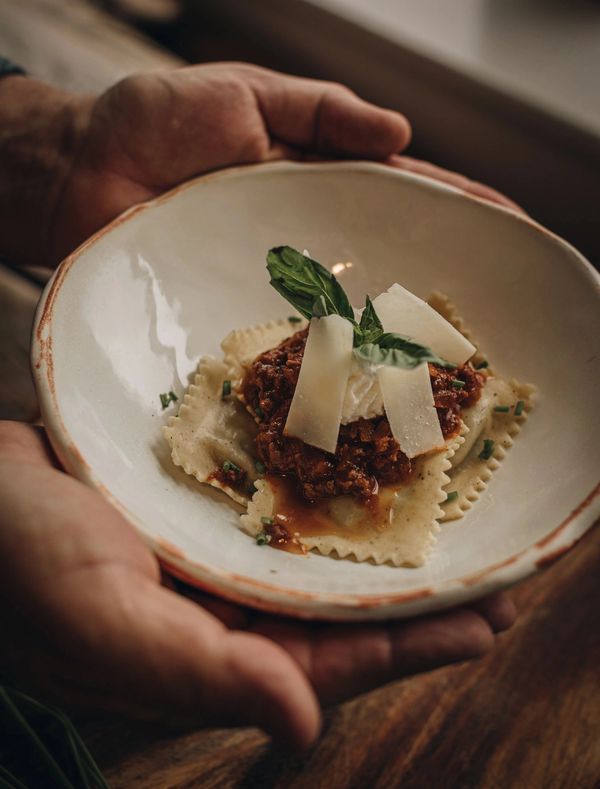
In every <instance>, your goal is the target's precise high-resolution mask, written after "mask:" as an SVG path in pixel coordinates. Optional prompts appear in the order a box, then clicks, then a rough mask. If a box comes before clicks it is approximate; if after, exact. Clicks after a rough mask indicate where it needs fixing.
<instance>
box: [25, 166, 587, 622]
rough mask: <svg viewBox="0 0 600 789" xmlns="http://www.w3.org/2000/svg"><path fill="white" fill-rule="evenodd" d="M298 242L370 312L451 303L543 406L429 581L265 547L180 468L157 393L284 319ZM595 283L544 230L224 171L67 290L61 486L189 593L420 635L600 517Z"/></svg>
mask: <svg viewBox="0 0 600 789" xmlns="http://www.w3.org/2000/svg"><path fill="white" fill-rule="evenodd" d="M279 244H290V245H292V246H295V247H297V248H300V249H303V248H305V247H306V248H308V249H309V250H310V252H311V255H312V256H313V257H315V258H316V259H317V260H320V261H322V262H324V263H326V264H329V265H331V264H333V263H334V262H336V261H353V263H354V265H353V267H352V268H349V269H346V270H345V272H344V273H343V274H342V275H341V277H342V281H343V284H344V286H345V287H346V289H347V290H348V292H349V295H350V296H351V298H352V299H353V300H355V302H356V303H359V302H362V300H363V297H364V294H365V293H366V292H369V293H370V294H371V295H376V294H377V293H378V292H380V291H381V290H383V289H384V288H386V287H388V286H389V285H390V284H391V283H393V282H394V281H398V282H400V283H402V284H403V285H405V286H406V287H408V288H409V289H410V290H411V291H414V292H415V293H417V294H419V295H421V296H424V297H426V296H427V295H428V294H429V292H430V291H432V290H441V291H443V292H444V293H446V294H447V295H448V296H450V298H451V299H452V300H453V301H454V302H456V304H457V305H458V306H459V309H460V311H461V313H462V314H463V316H464V318H465V319H466V322H467V325H468V326H469V327H470V328H471V329H472V330H473V332H474V334H475V336H476V338H477V339H478V341H479V342H480V344H481V346H482V348H483V349H484V350H485V352H486V353H487V355H488V358H489V359H490V360H492V362H493V364H494V366H495V368H496V369H497V370H498V371H499V372H500V373H501V374H503V375H505V376H509V377H512V376H514V377H516V378H518V379H519V380H521V381H522V382H530V383H534V384H535V385H536V386H537V387H538V388H539V392H540V395H539V400H538V403H537V406H536V407H535V409H534V410H533V412H532V413H531V415H530V418H529V419H528V420H527V423H526V424H525V426H524V429H523V431H522V433H521V434H520V435H519V436H518V438H517V440H516V442H515V445H514V447H513V448H512V449H511V451H510V452H509V454H508V457H507V458H506V460H505V461H504V463H503V465H502V466H501V468H500V469H499V470H498V471H497V472H496V473H495V474H494V477H493V479H492V481H491V483H490V484H489V486H488V488H487V490H486V491H485V493H484V494H483V496H482V498H481V500H480V501H479V502H478V503H477V504H476V506H475V507H474V508H473V509H472V510H470V511H469V512H468V514H467V515H466V516H465V517H464V518H463V519H462V520H460V521H456V522H454V523H450V524H447V525H444V526H443V530H442V533H441V535H440V537H439V541H438V544H437V546H436V547H435V549H434V551H433V554H432V555H431V558H430V559H429V562H428V563H427V564H426V565H425V566H424V567H422V568H419V569H409V568H396V567H391V566H374V565H373V564H369V563H362V564H359V563H356V562H352V561H346V560H344V561H340V560H336V559H333V558H328V557H323V556H319V555H312V554H311V555H309V556H308V557H307V558H303V557H300V556H296V555H293V554H288V553H285V552H282V551H277V550H273V549H271V548H269V547H260V546H257V545H256V544H255V543H254V541H253V540H252V539H251V538H250V537H248V536H247V535H246V534H244V533H243V532H242V531H240V530H239V528H238V527H237V521H238V512H239V509H237V508H236V507H235V506H234V505H232V503H231V502H230V501H229V500H228V499H227V498H226V497H225V496H224V495H222V494H220V493H218V492H215V491H214V490H211V489H209V488H208V487H207V486H205V485H200V484H199V483H197V482H196V481H195V480H194V479H192V478H190V477H188V476H186V475H185V474H184V473H183V471H182V470H181V469H178V468H176V467H175V466H173V464H172V463H171V461H170V457H169V450H168V447H167V445H166V443H165V441H164V439H163V438H162V435H161V426H162V425H163V424H164V423H165V422H166V420H167V418H168V416H169V415H170V414H171V413H173V412H174V410H175V409H174V407H173V406H171V407H170V408H168V409H167V410H166V411H164V412H163V411H162V410H161V406H160V402H159V393H160V392H166V391H168V390H170V389H172V390H173V391H175V392H176V393H177V394H179V395H181V393H182V392H183V390H184V389H185V387H186V386H187V384H188V381H189V379H190V375H191V374H192V373H193V371H194V369H195V366H196V363H197V361H198V358H199V357H200V356H201V355H203V354H206V353H210V354H215V355H219V342H220V340H221V339H222V338H223V337H224V336H225V335H226V334H227V332H228V331H229V330H230V329H232V328H234V327H243V326H249V325H252V324H254V323H258V322H262V321H264V320H265V319H267V318H277V317H284V316H286V315H287V314H289V307H288V306H287V305H286V303H285V302H284V301H283V300H282V299H281V298H280V297H279V296H278V295H277V294H276V293H275V291H274V290H273V289H272V288H271V287H269V285H268V278H267V274H266V271H265V254H266V251H267V249H268V248H269V247H272V246H276V245H279ZM599 306H600V298H599V278H598V275H597V274H596V273H595V272H594V270H593V269H592V268H591V266H590V265H589V264H588V263H587V262H586V261H585V260H584V259H583V258H582V256H581V255H580V254H579V253H578V252H576V251H575V250H574V249H573V248H572V247H570V246H569V245H568V244H566V243H565V242H564V241H562V240H560V239H559V238H557V237H556V236H553V235H552V234H551V233H549V232H547V231H546V230H544V229H543V228H541V227H539V226H538V225H536V224H535V223H534V222H532V221H530V220H529V219H526V218H523V217H522V216H518V215H516V214H514V213H512V212H510V211H508V210H505V209H502V208H498V207H494V206H491V205H489V204H486V203H484V202H482V201H479V200H477V199H473V198H470V197H468V196H465V195H464V194H462V193H461V192H460V191H458V190H456V189H453V188H450V187H448V186H444V185H442V184H439V183H437V182H434V181H431V180H429V179H427V178H423V177H421V176H416V175H412V174H408V173H404V172H401V171H397V170H393V169H391V168H386V167H384V166H382V165H376V164H369V163H335V164H310V165H308V164H302V165H300V164H292V163H277V164H269V165H258V166H251V167H242V168H237V169H233V170H227V171H222V172H218V173H214V174H211V175H208V176H204V177H203V178H199V179H197V180H196V181H192V182H190V183H187V184H184V185H183V186H181V187H179V188H178V189H175V190H174V191H172V192H170V193H169V194H167V195H164V196H163V197H161V198H159V199H157V200H154V201H152V202H150V203H148V204H145V205H141V206H137V207H136V208H133V209H131V210H130V211H128V212H127V213H126V214H124V215H123V216H121V217H119V218H118V219H116V220H115V221H114V222H112V224H110V225H109V226H108V227H106V228H104V229H103V230H102V231H100V232H99V233H97V234H96V235H95V236H94V237H93V238H92V239H91V240H90V241H88V242H87V243H85V244H84V245H83V246H82V247H80V248H79V249H78V250H77V251H76V252H74V253H73V254H72V255H71V256H70V257H69V258H67V259H66V260H65V261H64V262H63V263H62V265H61V266H60V268H59V269H58V270H57V272H56V274H55V275H54V277H53V279H52V280H51V282H50V283H49V284H48V287H47V288H46V290H45V293H44V296H43V298H42V301H41V303H40V306H39V308H38V312H37V316H36V324H35V330H34V339H33V349H32V360H33V369H34V374H35V379H36V385H37V390H38V394H39V398H40V404H41V410H42V415H43V418H44V421H45V423H46V426H47V429H48V432H49V435H50V439H51V441H52V444H53V446H54V448H55V450H56V452H57V454H58V456H59V458H60V459H61V461H62V462H63V463H64V465H65V467H66V468H67V469H68V471H70V472H71V473H72V474H73V475H75V476H76V477H79V478H80V479H81V480H83V481H84V482H86V483H88V484H90V485H92V486H94V487H96V488H97V489H98V490H100V491H101V493H103V494H104V495H105V496H106V497H107V498H108V499H109V500H110V501H111V502H112V503H113V504H114V505H115V507H117V509H119V510H120V511H121V512H122V513H123V514H124V515H125V517H126V518H127V519H128V520H129V521H131V522H132V523H133V524H134V525H135V526H136V527H137V529H138V530H139V532H140V533H141V534H142V535H143V536H144V537H145V538H146V540H147V541H148V543H149V544H150V545H151V546H152V548H153V549H154V550H155V551H156V553H157V554H158V556H159V557H160V559H161V561H162V562H163V563H164V565H165V566H166V567H167V568H168V569H169V570H171V571H172V572H173V573H174V574H176V575H177V576H179V577H180V578H183V579H185V580H187V581H188V582H189V583H191V584H194V585H196V586H198V587H201V588H204V589H207V590H210V591H211V592H214V593H216V594H220V595H223V596H224V597H227V598H230V599H232V600H236V601H239V602H242V603H244V604H247V605H251V606H256V607H258V608H263V609H267V610H270V611H275V612H278V613H285V614H290V615H296V616H303V617H319V618H324V619H371V618H386V617H396V616H411V615H414V614H417V613H422V612H426V611H432V610H435V609H439V608H443V607H446V606H450V605H453V604H456V603H461V602H464V601H466V600H469V599H472V598H475V597H479V596H481V595H482V594H484V593H487V592H489V591H491V590H493V589H498V588H500V587H504V586H507V585H509V584H512V583H514V582H515V581H517V580H519V579H521V578H523V577H525V576H526V575H528V574H529V573H531V572H533V571H534V570H536V569H537V568H539V567H541V566H543V565H544V564H546V563H548V562H550V561H552V560H553V559H554V558H556V557H557V556H559V555H560V554H561V553H563V552H564V551H566V550H567V549H568V548H569V547H570V546H572V545H573V544H574V543H575V542H576V541H577V540H578V539H579V538H580V537H581V535H582V534H583V533H584V531H585V530H586V529H587V528H588V527H589V526H590V525H591V524H592V523H593V522H594V520H595V519H596V518H597V517H598V513H599V511H600V506H599V505H600V497H599V496H598V493H599V487H598V468H599V467H600V421H599V420H598V394H597V393H598V390H599V384H600V376H599V374H598V369H599V354H598V338H599V337H600V309H599Z"/></svg>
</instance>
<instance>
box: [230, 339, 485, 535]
mask: <svg viewBox="0 0 600 789" xmlns="http://www.w3.org/2000/svg"><path fill="white" fill-rule="evenodd" d="M307 334H308V329H304V330H303V331H299V332H297V333H296V334H294V335H292V337H290V338H288V339H287V340H284V341H283V342H282V343H281V344H280V345H278V346H277V348H273V349H272V350H270V351H266V352H265V353H263V354H261V355H260V356H259V357H257V359H256V360H255V361H254V363H253V364H252V367H251V368H250V369H249V370H248V372H247V373H246V376H245V378H244V380H243V381H242V387H241V392H242V395H243V397H244V399H245V401H246V403H247V405H248V406H249V407H250V408H251V409H252V410H253V412H254V413H255V415H256V416H257V417H258V419H259V424H258V435H257V437H256V451H257V455H258V458H259V459H260V461H261V462H262V463H263V464H264V466H265V468H266V470H267V473H269V474H271V475H273V478H276V477H282V476H283V477H286V478H289V479H290V480H292V481H293V482H294V483H295V488H296V491H297V492H298V494H299V496H300V499H301V500H302V499H303V500H304V501H305V502H308V503H310V502H312V503H314V502H318V501H320V500H324V499H329V498H331V497H334V496H344V495H348V496H354V497H358V498H359V499H360V500H361V501H363V502H368V501H369V500H370V499H372V497H375V496H376V494H377V492H378V489H379V487H380V486H386V485H391V484H394V485H397V484H398V483H402V482H404V481H405V480H407V479H408V478H409V477H410V476H411V474H413V473H414V465H415V464H414V461H411V460H410V459H409V458H407V457H406V455H405V454H404V453H403V452H402V451H401V449H400V446H399V444H398V442H397V441H396V440H395V438H394V437H393V435H392V431H391V429H390V425H389V422H388V420H387V417H386V416H385V415H383V416H378V417H375V418H373V419H359V420H357V421H356V422H351V423H350V424H347V425H341V426H340V433H339V437H338V444H337V448H336V452H335V454H331V453H329V452H325V451H324V450H321V449H318V448H316V447H312V446H309V445H308V444H305V443H304V442H303V441H301V440H300V439H297V438H292V437H290V436H285V435H284V434H283V429H284V427H285V422H286V419H287V414H288V411H289V408H290V404H291V402H292V398H293V396H294V390H295V388H296V382H297V380H298V375H299V372H300V365H301V364H302V356H303V354H304V346H305V344H306V337H307ZM429 374H430V376H431V385H432V390H433V396H434V402H435V407H436V409H437V413H438V418H439V420H440V426H441V429H442V433H443V435H444V437H445V438H448V437H449V436H452V435H455V434H456V433H457V432H458V430H459V427H460V410H461V408H462V407H468V406H470V405H473V404H474V403H475V402H477V400H478V399H479V397H480V395H481V388H482V386H483V382H484V376H482V375H481V374H480V373H478V372H476V371H475V370H474V369H473V367H472V366H471V365H470V364H468V363H467V364H465V365H463V366H462V367H458V368H456V369H454V370H446V369H444V368H442V367H438V366H436V365H433V364H430V365H429ZM457 379H458V380H459V381H462V382H463V383H464V386H463V387H462V388H456V387H455V386H453V385H452V381H455V380H457ZM282 484H283V483H282ZM285 484H287V483H285ZM288 492H289V491H288ZM305 515H306V513H305ZM286 529H287V527H286ZM290 533H293V532H290ZM303 533H305V534H306V531H305V530H304V531H303ZM328 533H331V532H328ZM345 533H347V531H345ZM271 536H272V537H273V535H271Z"/></svg>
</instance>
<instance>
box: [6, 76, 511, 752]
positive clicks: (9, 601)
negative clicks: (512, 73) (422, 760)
mask: <svg viewBox="0 0 600 789" xmlns="http://www.w3.org/2000/svg"><path fill="white" fill-rule="evenodd" d="M409 139H410V126H409V124H408V122H407V120H406V119H405V118H404V117H403V116H401V115H399V114H398V113H395V112H391V111H389V110H383V109H381V108H377V107H374V106H372V105H369V104H367V103H365V102H363V101H361V100H360V99H359V98H357V97H356V96H355V95H354V94H353V93H351V92H350V91H349V90H348V89H346V88H343V87H342V86H339V85H334V84H331V83H324V82H318V81H313V80H305V79H298V78H295V77H289V76H285V75H281V74H277V73H275V72H271V71H268V70H265V69H259V68H257V67H253V66H248V65H244V64H214V65H209V66H197V67H190V68H186V69H180V70H177V71H172V72H160V73H158V72H157V73H153V74H146V75H142V76H137V77H132V78H129V79H127V80H125V81H123V82H121V83H119V84H118V85H116V86H115V87H113V88H112V89H111V90H109V91H108V92H107V93H105V94H104V95H102V96H100V97H99V98H92V97H75V96H72V95H69V94H65V93H62V92H60V91H56V90H55V89H53V88H49V87H48V86H45V85H43V84H41V83H37V82H34V81H32V80H28V79H27V78H24V77H20V76H14V77H9V78H6V79H4V80H0V243H2V245H3V246H2V252H3V253H4V254H5V255H7V256H9V257H10V258H11V259H12V260H14V261H15V262H19V263H37V264H46V265H54V264H56V263H57V262H58V261H59V260H60V259H61V257H63V256H64V255H66V254H67V253H68V252H69V251H71V250H72V249H73V248H74V247H75V246H77V245H78V244H79V243H80V242H82V241H83V240H84V239H85V238H86V237H88V236H89V235H90V234H91V233H93V232H94V231H95V230H97V229H98V228H99V227H101V226H102V225H104V224H105V223H106V222H108V221H110V220H111V219H112V218H114V217H115V216H116V215H117V214H119V213H120V212H121V211H123V210H125V209H126V208H128V207H129V206H131V205H133V204H135V203H137V202H140V201H142V200H146V199H149V198H152V197H154V196H156V195H157V194H160V193H162V192H163V191H165V190H167V189H169V188H170V187H172V186H174V185H176V184H178V183H180V182H182V181H184V180H186V179H188V178H190V177H193V176H196V175H199V174H201V173H203V172H207V171H209V170H213V169H216V168H219V167H224V166H227V165H233V164H241V163H247V162H260V161H269V160H273V159H279V158H294V159H304V158H314V157H326V158H343V157H345V158H349V157H350V158H356V157H360V158H368V159H373V160H378V161H383V162H387V163H389V164H390V165H391V166H397V167H403V168H406V169H410V170H413V171H415V170H416V171H417V172H424V173H425V174H427V175H431V176H432V177H436V178H439V179H441V180H445V181H447V182H450V183H454V184H456V185H459V186H460V187H461V188H463V189H464V190H465V191H469V192H471V193H474V194H477V195H478V196H480V197H483V198H485V199H489V200H493V201H495V202H499V203H503V204H505V205H512V204H511V203H510V201H508V200H507V199H506V198H504V197H502V196H501V195H498V193H496V192H494V190H491V189H489V188H488V187H484V186H482V185H480V184H474V183H473V182H470V181H468V180H466V179H464V178H463V177H462V176H457V175H455V174H452V173H448V172H446V171H442V170H440V169H439V168H434V167H433V165H428V164H426V163H422V162H417V161H415V160H412V159H408V158H407V157H402V156H401V155H400V152H401V151H402V150H403V149H404V148H405V146H406V145H407V144H408V142H409ZM0 502H1V506H0V595H1V596H2V600H3V602H2V606H1V609H0V625H1V626H2V628H3V633H4V634H5V636H6V634H9V635H8V638H6V637H5V642H6V643H8V647H7V648H6V649H3V650H2V651H1V653H0V670H1V671H2V674H3V676H4V677H7V678H9V679H10V680H11V681H13V682H16V683H18V684H19V685H20V686H22V687H24V688H26V689H28V690H30V691H31V692H35V693H38V694H40V695H41V696H42V697H44V698H47V699H49V700H53V701H57V702H59V703H78V704H85V705H90V706H94V707H96V708H103V709H112V710H118V711H122V712H125V713H128V714H130V715H135V716H138V717H145V718H160V719H162V720H169V721H171V722H173V723H184V724H186V725H213V726H214V725H219V726H220V725H246V724H256V725H258V726H261V727H262V728H263V729H264V730H265V731H267V732H269V733H270V734H272V735H273V737H274V738H275V739H276V740H277V741H278V742H280V743H281V744H283V745H285V746H287V747H289V748H295V749H302V748H305V747H307V746H308V745H309V744H310V743H311V742H313V741H314V739H315V738H316V736H317V735H318V731H319V726H320V708H321V706H322V705H327V704H332V703H335V702H338V701H341V700H343V699H347V698H350V697H352V696H355V695H357V694H358V693H361V692H364V691H366V690H369V689H370V688H373V687H377V686H379V685H381V684H384V683H386V682H390V681H392V680H394V679H397V678H399V677H403V676H406V675H408V674H411V673H415V672H418V671H425V670H429V669H431V668H434V667H436V666H440V665H444V664H447V663H451V662H455V661H460V660H465V659H468V658H473V657H476V656H479V655H481V654H484V653H485V652H487V651H488V650H489V649H491V648H492V646H493V644H494V640H495V638H494V634H495V633H497V632H499V631H501V630H504V629H506V628H508V627H510V625H511V624H512V623H513V621H514V618H515V610H514V607H513V605H512V603H511V601H510V599H509V598H508V597H507V596H506V595H504V594H497V595H493V596H492V597H490V598H487V599H486V600H482V601H479V602H478V603H477V604H475V605H469V606H465V607H462V608H459V609H454V610H452V611H448V612H444V613H441V614H436V615H433V616H429V617H422V618H419V619H415V620H410V621H397V622H385V623H370V624H364V625H342V624H339V625H338V624H335V625H334V624H324V623H303V622H296V621H292V620H287V619H280V618H276V617H272V616H268V615H265V614H259V613H256V612H250V611H249V610H246V609H243V608H241V607H238V606H234V605H232V604H229V603H226V602H224V601H219V600H216V599H213V598H209V597H208V596H204V595H202V594H200V593H194V592H190V593H189V595H188V597H185V596H183V595H181V594H178V593H177V592H176V591H175V590H174V589H173V588H172V584H171V585H165V584H164V583H161V574H160V570H159V566H158V564H157V561H156V559H155V557H154V556H153V554H152V553H151V552H150V550H149V549H148V548H147V547H146V545H145V544H144V543H143V542H142V540H141V539H140V538H139V537H138V536H137V534H136V533H135V531H134V529H133V528H132V527H131V526H130V525H129V524H128V523H127V522H126V521H125V520H124V519H123V518H122V516H121V515H120V514H119V513H118V512H117V511H116V510H115V509H113V508H112V507H111V506H110V505H109V504H108V502H107V501H106V500H105V499H104V498H102V496H100V495H99V494H98V493H96V492H95V491H93V490H91V489H90V488H87V487H85V486H84V485H83V484H81V483H80V482H78V481H76V480H75V479H73V478H72V477H70V476H68V475H67V474H65V473H64V472H63V471H62V470H61V469H60V467H59V465H58V463H57V461H56V459H55V457H54V455H53V453H52V451H51V449H50V447H49V445H48V443H47V440H46V437H45V435H44V431H43V429H42V428H38V427H33V426H29V425H24V424H18V423H9V422H4V423H0ZM192 598H193V599H192Z"/></svg>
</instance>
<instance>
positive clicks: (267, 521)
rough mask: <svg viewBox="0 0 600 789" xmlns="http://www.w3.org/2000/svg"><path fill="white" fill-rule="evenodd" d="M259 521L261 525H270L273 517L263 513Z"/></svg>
mask: <svg viewBox="0 0 600 789" xmlns="http://www.w3.org/2000/svg"><path fill="white" fill-rule="evenodd" d="M260 522H261V523H262V524H263V526H272V525H273V518H270V517H269V516H268V515H263V516H262V517H261V519H260Z"/></svg>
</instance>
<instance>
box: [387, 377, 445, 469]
mask: <svg viewBox="0 0 600 789" xmlns="http://www.w3.org/2000/svg"><path fill="white" fill-rule="evenodd" d="M377 378H378V380H379V386H380V387H381V393H382V394H383V404H384V406H385V413H386V415H387V418H388V421H389V423H390V428H391V430H392V435H393V436H394V438H395V439H396V441H397V442H398V443H399V444H400V449H401V450H402V451H403V452H404V454H405V455H406V456H407V457H409V458H414V457H416V456H417V455H422V454H423V453H424V452H429V451H430V450H432V449H442V448H443V447H444V436H443V435H442V429H441V428H440V423H439V420H438V416H437V411H436V410H435V405H434V402H433V392H432V391H431V379H430V377H429V367H428V365H427V364H420V365H419V366H418V367H414V368H413V369H412V370H403V369H401V368H399V367H381V368H380V369H379V370H378V371H377Z"/></svg>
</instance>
